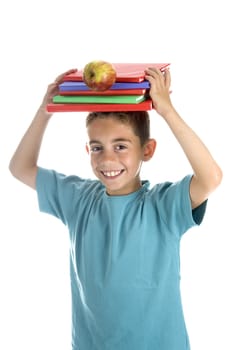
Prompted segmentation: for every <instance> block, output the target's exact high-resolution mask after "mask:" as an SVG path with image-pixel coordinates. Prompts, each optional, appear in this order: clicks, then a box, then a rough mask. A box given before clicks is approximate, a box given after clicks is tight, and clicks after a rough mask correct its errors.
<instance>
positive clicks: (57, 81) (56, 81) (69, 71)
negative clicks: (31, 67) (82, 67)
mask: <svg viewBox="0 0 233 350" xmlns="http://www.w3.org/2000/svg"><path fill="white" fill-rule="evenodd" d="M75 72H77V69H76V68H73V69H69V70H67V71H66V72H64V73H62V74H60V75H59V76H58V77H57V78H56V79H55V83H56V84H59V83H60V82H61V81H62V80H63V78H64V77H65V76H66V75H68V74H71V73H75Z"/></svg>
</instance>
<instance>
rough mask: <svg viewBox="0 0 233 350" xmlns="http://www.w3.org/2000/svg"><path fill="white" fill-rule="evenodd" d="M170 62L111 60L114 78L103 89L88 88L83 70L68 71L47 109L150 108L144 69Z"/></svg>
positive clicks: (107, 109) (109, 109) (160, 67)
mask: <svg viewBox="0 0 233 350" xmlns="http://www.w3.org/2000/svg"><path fill="white" fill-rule="evenodd" d="M168 65H169V63H113V66H114V68H115V70H116V81H115V83H114V84H113V85H112V86H111V88H110V89H108V90H106V91H96V90H92V89H90V88H89V87H88V86H87V85H86V84H85V82H84V81H83V70H82V69H81V70H78V71H77V72H75V73H71V74H68V75H66V76H65V77H64V79H63V82H62V83H61V84H60V85H59V94H58V95H56V96H54V98H53V103H50V104H48V105H47V110H48V112H91V111H95V112H111V111H116V112H117V111H122V112H123V111H145V110H151V109H152V108H153V105H152V101H151V99H150V97H149V89H150V83H149V82H148V81H147V80H146V79H145V69H146V68H149V67H156V68H158V69H160V70H161V71H163V70H164V69H165V68H166V67H167V66H168Z"/></svg>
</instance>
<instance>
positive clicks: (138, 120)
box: [86, 111, 150, 146]
mask: <svg viewBox="0 0 233 350" xmlns="http://www.w3.org/2000/svg"><path fill="white" fill-rule="evenodd" d="M110 117H111V118H115V119H117V120H119V121H120V122H122V123H126V124H129V125H131V126H132V128H133V130H134V133H135V135H136V136H138V137H139V138H140V143H141V145H142V146H143V145H144V144H145V142H146V141H147V140H148V139H149V138H150V118H149V113H148V112H147V111H135V112H91V113H89V114H88V115H87V118H86V127H88V126H89V125H90V124H91V122H92V121H93V120H95V119H98V118H101V119H104V118H110Z"/></svg>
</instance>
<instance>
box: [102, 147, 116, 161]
mask: <svg viewBox="0 0 233 350" xmlns="http://www.w3.org/2000/svg"><path fill="white" fill-rule="evenodd" d="M116 158H117V155H116V153H115V152H114V151H112V150H106V149H105V150H104V151H103V152H102V154H101V162H104V163H106V162H114V161H115V160H116Z"/></svg>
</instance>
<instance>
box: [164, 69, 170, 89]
mask: <svg viewBox="0 0 233 350" xmlns="http://www.w3.org/2000/svg"><path fill="white" fill-rule="evenodd" d="M164 79H165V86H166V87H167V88H168V89H169V87H170V85H171V74H170V71H169V69H165V71H164Z"/></svg>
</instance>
